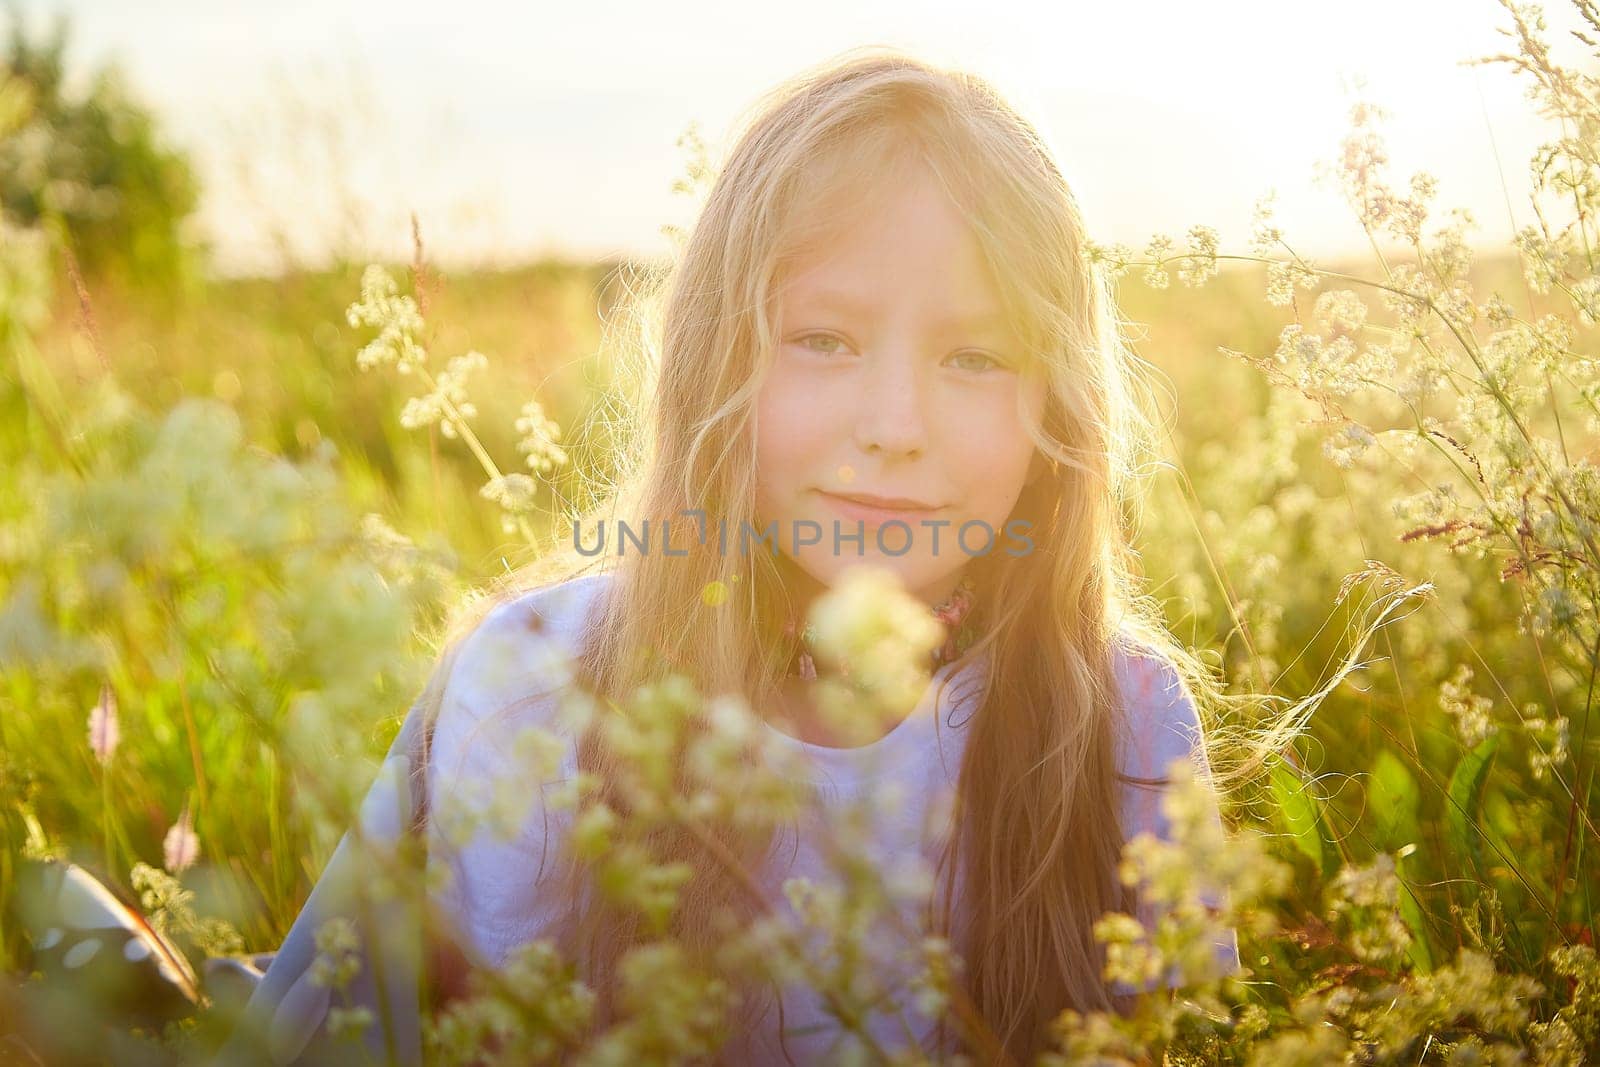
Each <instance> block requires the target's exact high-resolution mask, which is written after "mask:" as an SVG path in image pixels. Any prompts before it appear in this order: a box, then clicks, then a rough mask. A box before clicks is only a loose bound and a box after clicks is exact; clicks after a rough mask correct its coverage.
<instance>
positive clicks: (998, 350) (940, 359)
mask: <svg viewBox="0 0 1600 1067" xmlns="http://www.w3.org/2000/svg"><path fill="white" fill-rule="evenodd" d="M908 174H909V180H907V181H905V182H904V183H903V184H901V185H899V186H897V187H895V188H893V189H891V190H890V191H888V192H887V193H885V194H884V195H883V196H882V197H880V198H879V199H878V200H876V201H875V202H874V209H871V210H858V211H857V212H856V213H857V214H858V215H859V216H860V217H859V218H858V219H857V220H855V222H854V225H840V226H837V227H835V228H833V230H832V232H833V233H835V234H837V235H838V236H836V237H835V238H834V239H833V240H831V241H830V242H828V243H826V244H825V245H824V246H823V247H821V248H819V249H817V250H816V251H815V252H813V253H810V254H809V255H806V256H804V257H802V258H801V259H799V260H798V261H797V262H795V263H794V264H793V266H792V267H791V269H790V270H789V271H788V272H787V273H786V274H785V275H784V278H783V279H782V290H781V293H780V296H779V310H778V324H777V325H778V349H777V352H776V353H775V355H774V359H773V364H772V367H771V370H770V372H769V374H768V376H767V379H766V381H765V383H764V384H763V386H762V389H761V392H760V393H759V395H758V396H757V399H756V464H757V473H756V481H757V488H756V496H757V510H758V522H759V525H760V527H761V528H762V529H763V530H765V529H766V528H767V526H768V524H769V523H773V522H774V521H775V522H776V523H777V534H778V545H779V548H780V550H781V551H782V552H784V553H785V554H786V555H790V556H792V558H794V559H795V560H796V562H797V563H798V564H799V565H800V566H801V567H802V568H803V569H804V570H805V571H806V572H807V573H808V574H809V575H810V576H811V577H813V578H815V579H816V580H817V581H819V582H821V583H822V584H823V585H832V584H833V582H834V579H835V578H836V577H837V576H838V575H839V574H841V573H842V572H843V571H844V570H846V569H848V568H849V567H852V566H859V565H861V564H863V563H871V564H874V565H877V566H881V567H885V568H888V569H891V570H894V571H896V572H897V573H898V574H899V576H900V578H901V580H902V582H903V583H904V584H905V586H906V588H907V589H908V590H909V591H910V592H911V593H912V594H913V595H916V596H918V597H920V598H921V599H922V600H924V601H926V602H927V603H929V604H936V603H938V602H939V601H941V600H943V599H944V598H945V597H946V596H948V595H949V594H950V593H951V592H952V591H953V590H954V589H955V586H956V584H957V583H958V582H959V581H960V578H961V575H962V573H963V571H964V569H965V567H966V565H967V564H968V563H969V562H970V561H971V560H972V559H973V558H975V557H976V556H978V555H980V554H981V553H983V552H984V551H985V548H986V547H987V550H988V551H989V552H990V553H1002V552H1004V551H1005V550H1006V549H1007V548H1010V549H1011V551H1012V553H1013V554H1015V553H1016V552H1019V551H1021V550H1023V549H1025V548H1027V547H1028V545H1027V542H1024V541H1022V540H1021V539H1020V534H1016V535H1011V534H1008V533H1007V531H1006V529H1005V524H1006V521H1007V519H1008V518H1009V517H1010V515H1011V510H1012V508H1013V507H1014V506H1015V505H1016V502H1017V498H1018V496H1019V495H1020V494H1021V492H1022V489H1023V486H1024V483H1025V481H1026V480H1027V479H1028V478H1029V475H1030V468H1032V469H1033V470H1034V471H1037V470H1039V469H1040V468H1039V467H1038V466H1036V465H1035V464H1036V463H1037V462H1039V461H1042V459H1043V457H1042V456H1040V455H1038V453H1037V451H1036V448H1035V446H1034V443H1033V440H1032V439H1031V438H1030V437H1029V436H1028V433H1027V431H1026V430H1025V429H1024V428H1023V423H1022V420H1021V416H1020V413H1019V407H1020V408H1025V409H1027V410H1029V411H1031V413H1032V414H1031V417H1032V418H1033V419H1034V420H1035V422H1037V420H1038V419H1039V418H1040V416H1041V413H1042V411H1043V408H1044V401H1045V385H1044V383H1043V381H1042V380H1040V379H1039V378H1038V377H1037V376H1028V378H1027V380H1024V376H1023V374H1022V373H1021V362H1020V361H1021V359H1022V356H1023V352H1022V345H1021V342H1020V340H1019V339H1018V338H1017V336H1016V335H1015V333H1014V331H1013V330H1012V328H1011V326H1010V324H1008V322H1007V321H1006V317H1005V315H1004V314H1003V311H1002V305H1001V302H1000V298H999V295H998V293H997V292H996V290H995V288H994V283H993V281H992V279H991V277H990V275H989V273H988V271H987V269H986V267H985V265H984V263H983V259H982V256H981V253H980V251H979V247H978V243H977V238H976V236H975V235H974V234H973V233H972V231H971V230H970V228H969V227H968V226H967V223H966V222H965V220H963V218H962V217H961V215H960V213H959V211H958V210H957V208H956V206H955V204H954V203H952V202H951V201H950V199H949V198H948V196H947V195H946V194H945V193H944V191H943V190H942V189H941V188H940V187H939V186H938V184H937V181H936V179H935V178H934V177H933V175H932V174H931V173H929V172H928V171H926V170H925V169H922V168H920V167H919V168H916V169H913V170H911V171H909V172H908ZM846 496H858V497H875V498H879V499H880V500H883V499H885V498H889V499H892V500H898V501H900V502H899V503H893V504H891V505H889V506H886V507H873V506H871V505H870V504H869V503H859V502H857V503H853V502H851V501H850V500H847V499H843V497H846ZM893 519H898V520H900V521H901V522H903V523H904V524H905V526H904V527H900V526H896V525H889V526H883V525H882V524H884V523H886V522H889V521H890V520H893ZM806 520H809V523H808V522H807V521H806ZM858 521H859V522H861V525H860V527H859V528H860V529H861V530H862V531H863V533H864V536H863V537H862V541H861V546H860V547H859V548H858V547H857V544H856V542H855V541H853V540H850V541H846V540H841V541H840V542H839V544H838V546H837V548H836V547H835V542H834V527H835V523H838V529H839V532H840V534H841V535H847V536H848V535H854V534H855V533H856V531H857V529H858V525H857V524H858ZM810 523H815V524H816V525H815V526H812V525H810ZM980 523H981V524H985V525H979V524H980ZM964 524H971V525H969V526H968V528H967V530H966V534H965V539H964V541H962V540H958V534H960V532H961V530H962V528H963V525H964ZM880 527H882V528H881V529H880ZM819 530H820V534H821V536H820V540H818V541H817V543H815V544H810V545H801V547H800V548H799V549H798V552H796V550H795V548H794V540H795V538H796V532H797V531H798V536H799V538H800V539H801V540H802V541H804V540H807V539H810V538H813V537H815V536H816V535H817V533H818V531H819ZM989 531H992V534H991V533H990V532H989ZM880 536H881V539H882V544H881V546H880V544H879V538H880ZM963 546H965V547H963ZM902 549H905V551H904V552H903V554H899V553H901V552H902ZM755 550H762V551H767V549H760V547H759V546H756V549H755ZM858 553H859V554H858Z"/></svg>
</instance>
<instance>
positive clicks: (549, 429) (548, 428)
mask: <svg viewBox="0 0 1600 1067" xmlns="http://www.w3.org/2000/svg"><path fill="white" fill-rule="evenodd" d="M516 430H517V433H519V434H521V435H522V436H521V439H520V440H518V441H517V451H518V452H521V453H522V454H523V455H524V456H525V457H527V461H528V467H529V468H530V469H532V470H535V471H538V472H539V473H540V474H548V473H550V472H551V471H552V470H554V469H555V468H556V467H559V466H561V465H562V464H564V463H566V462H567V453H566V451H565V450H564V449H562V447H561V446H560V445H558V444H557V443H556V442H557V441H559V440H561V426H560V425H559V424H558V423H556V421H555V420H554V419H551V418H550V417H549V416H547V415H546V414H545V412H544V407H543V406H542V405H541V404H540V403H539V402H538V401H537V400H530V401H528V402H527V403H526V404H524V405H522V415H521V417H519V418H518V419H517V422H516Z"/></svg>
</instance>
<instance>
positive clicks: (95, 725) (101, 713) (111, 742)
mask: <svg viewBox="0 0 1600 1067" xmlns="http://www.w3.org/2000/svg"><path fill="white" fill-rule="evenodd" d="M120 740H122V726H121V724H120V723H119V722H118V721H117V694H116V693H114V692H112V691H111V686H110V685H109V684H108V685H102V686H101V687H100V702H99V703H98V704H96V705H95V706H94V709H93V710H92V711H90V712H89V750H90V751H91V752H93V753H94V755H95V759H97V760H99V761H100V763H101V764H102V765H104V764H107V763H110V762H111V756H112V754H113V753H115V752H116V751H117V742H119V741H120Z"/></svg>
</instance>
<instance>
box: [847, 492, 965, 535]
mask: <svg viewBox="0 0 1600 1067" xmlns="http://www.w3.org/2000/svg"><path fill="white" fill-rule="evenodd" d="M817 495H818V496H820V497H822V499H823V500H824V501H825V502H826V503H827V504H828V506H829V507H830V508H832V509H833V510H834V511H836V512H838V513H839V514H840V515H842V516H843V517H845V518H847V519H849V520H851V521H858V520H859V521H861V522H863V523H865V524H866V525H867V526H869V527H870V526H882V525H883V524H884V523H886V522H894V521H897V520H898V521H900V522H903V523H906V524H907V525H910V526H914V525H915V524H917V523H918V522H920V521H922V520H923V519H928V518H932V517H933V516H935V515H937V514H938V513H939V512H940V511H942V510H943V508H942V507H938V506H934V505H929V504H919V503H901V502H898V501H896V502H894V503H892V504H879V503H873V502H870V501H869V500H865V499H859V498H852V497H848V496H840V495H838V494H836V493H829V492H826V491H824V490H821V489H819V490H817Z"/></svg>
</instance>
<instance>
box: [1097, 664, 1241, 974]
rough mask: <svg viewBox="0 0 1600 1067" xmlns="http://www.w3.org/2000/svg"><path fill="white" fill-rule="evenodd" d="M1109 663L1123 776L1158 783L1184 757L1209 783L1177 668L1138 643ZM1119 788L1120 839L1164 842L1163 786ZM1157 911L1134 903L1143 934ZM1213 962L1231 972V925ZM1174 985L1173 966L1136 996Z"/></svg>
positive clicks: (1168, 834) (1201, 739) (1213, 803)
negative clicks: (1118, 705)
mask: <svg viewBox="0 0 1600 1067" xmlns="http://www.w3.org/2000/svg"><path fill="white" fill-rule="evenodd" d="M1115 665H1116V671H1115V673H1116V676H1117V681H1118V685H1119V687H1120V688H1121V692H1122V697H1123V706H1124V709H1125V712H1126V715H1125V727H1126V730H1125V733H1124V736H1123V737H1122V739H1121V745H1120V753H1121V761H1122V767H1123V773H1124V774H1125V775H1128V776H1130V777H1132V778H1136V779H1146V780H1149V779H1161V778H1164V777H1165V775H1166V771H1167V768H1168V767H1169V766H1171V764H1172V763H1173V761H1175V760H1179V759H1187V760H1188V761H1190V763H1191V764H1192V765H1193V766H1194V769H1195V776H1196V778H1198V779H1199V780H1201V781H1202V782H1206V783H1208V784H1209V783H1211V782H1212V780H1213V777H1212V771H1211V763H1210V759H1209V758H1208V757H1207V755H1206V746H1205V735H1204V731H1203V729H1202V727H1201V725H1200V717H1199V714H1198V712H1197V710H1196V707H1195V702H1194V698H1193V697H1192V696H1191V695H1190V693H1189V690H1188V687H1187V686H1185V685H1184V684H1183V681H1182V679H1181V677H1180V675H1179V674H1178V671H1177V669H1176V668H1175V667H1174V666H1173V665H1172V663H1171V662H1170V661H1169V660H1168V659H1167V658H1166V657H1164V656H1161V655H1159V654H1157V653H1155V652H1154V651H1152V650H1149V649H1146V648H1144V647H1142V646H1128V647H1123V646H1120V645H1119V646H1118V649H1117V652H1116V655H1115ZM1122 789H1123V801H1122V816H1123V820H1122V821H1123V832H1124V837H1125V838H1126V839H1129V840H1131V839H1132V838H1133V837H1135V836H1136V835H1137V834H1139V833H1142V832H1148V833H1150V834H1152V835H1153V836H1155V837H1156V838H1159V839H1160V840H1163V841H1171V840H1172V825H1171V820H1170V819H1169V818H1168V816H1167V814H1166V813H1165V812H1164V811H1162V806H1161V801H1162V799H1163V797H1164V796H1165V795H1166V793H1167V786H1166V785H1165V784H1146V783H1145V782H1143V781H1126V782H1124V783H1123V786H1122ZM1208 796H1209V798H1210V799H1209V803H1208V804H1207V810H1206V813H1205V818H1206V820H1207V821H1209V822H1210V824H1211V825H1212V826H1213V827H1215V828H1217V829H1219V830H1221V829H1222V814H1221V810H1220V806H1219V804H1218V799H1217V796H1216V793H1215V791H1214V790H1212V791H1210V792H1209V793H1208ZM1224 892H1225V887H1223V888H1222V889H1219V888H1215V887H1210V886H1207V887H1203V888H1202V889H1201V891H1200V899H1201V900H1203V901H1205V902H1206V903H1208V904H1211V905H1213V906H1216V905H1219V904H1220V903H1221V902H1222V896H1223V893H1224ZM1158 914H1159V913H1158V911H1157V910H1156V908H1155V906H1154V905H1153V904H1150V903H1148V902H1146V903H1144V904H1142V905H1141V907H1140V914H1139V916H1138V918H1139V919H1140V921H1141V922H1142V923H1144V925H1145V926H1146V928H1147V929H1148V928H1150V927H1151V926H1153V925H1154V924H1155V922H1156V920H1157V918H1158ZM1215 957H1216V960H1217V964H1218V967H1219V969H1220V973H1223V974H1236V973H1238V972H1239V970H1240V962H1239V945H1238V934H1237V931H1236V930H1235V929H1234V928H1232V927H1226V928H1224V929H1222V930H1221V931H1220V933H1219V934H1218V936H1217V939H1216V941H1215ZM1178 981H1179V976H1178V974H1177V969H1176V967H1174V968H1172V969H1170V970H1169V971H1168V973H1167V974H1166V976H1165V977H1164V978H1163V979H1162V980H1161V981H1160V982H1159V983H1152V984H1151V985H1149V986H1146V987H1144V989H1143V990H1140V991H1142V992H1148V991H1151V990H1153V989H1155V988H1157V987H1158V986H1172V985H1176V984H1178ZM1113 989H1114V990H1115V991H1117V992H1132V991H1134V990H1131V989H1130V988H1129V987H1128V986H1127V985H1126V983H1122V982H1118V983H1115V985H1114V986H1113Z"/></svg>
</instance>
